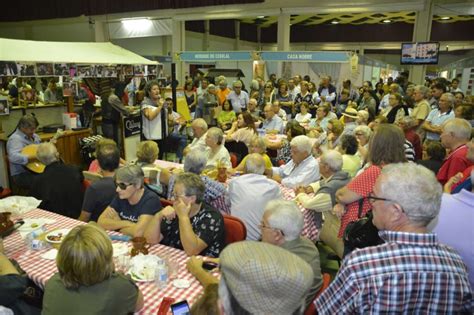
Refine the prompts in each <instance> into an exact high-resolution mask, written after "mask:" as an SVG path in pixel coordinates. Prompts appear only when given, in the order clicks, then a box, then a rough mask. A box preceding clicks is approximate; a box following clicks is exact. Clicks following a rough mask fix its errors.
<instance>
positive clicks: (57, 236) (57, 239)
mask: <svg viewBox="0 0 474 315" xmlns="http://www.w3.org/2000/svg"><path fill="white" fill-rule="evenodd" d="M63 236H64V235H63V233H61V232H60V233H58V234H55V235H48V236H46V238H47V239H48V240H50V241H52V242H60V241H61V240H62V239H63Z"/></svg>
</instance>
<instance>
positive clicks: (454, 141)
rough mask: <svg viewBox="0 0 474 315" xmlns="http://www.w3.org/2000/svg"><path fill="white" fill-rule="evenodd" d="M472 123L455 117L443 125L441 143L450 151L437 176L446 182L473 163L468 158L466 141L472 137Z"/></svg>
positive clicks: (440, 180) (442, 182)
mask: <svg viewBox="0 0 474 315" xmlns="http://www.w3.org/2000/svg"><path fill="white" fill-rule="evenodd" d="M471 133H472V127H471V124H470V123H469V122H468V121H467V120H465V119H461V118H453V119H451V120H449V121H447V122H446V123H445V124H444V125H443V127H442V133H441V136H440V137H441V144H442V145H443V147H445V148H446V150H448V151H449V152H450V154H449V155H448V156H447V157H446V159H445V160H444V162H443V164H442V165H441V168H440V169H439V171H438V174H437V175H436V177H437V178H438V180H439V182H440V183H441V184H443V185H444V184H445V183H446V182H447V181H448V180H449V179H450V178H451V177H453V176H454V175H456V174H457V173H459V172H462V171H464V170H465V169H466V168H467V167H469V166H471V165H473V162H471V161H469V160H468V159H467V156H466V154H467V146H466V143H468V142H469V140H470V139H471Z"/></svg>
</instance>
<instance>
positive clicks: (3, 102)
mask: <svg viewBox="0 0 474 315" xmlns="http://www.w3.org/2000/svg"><path fill="white" fill-rule="evenodd" d="M9 114H10V109H9V108H8V100H7V97H6V96H0V116H6V115H9Z"/></svg>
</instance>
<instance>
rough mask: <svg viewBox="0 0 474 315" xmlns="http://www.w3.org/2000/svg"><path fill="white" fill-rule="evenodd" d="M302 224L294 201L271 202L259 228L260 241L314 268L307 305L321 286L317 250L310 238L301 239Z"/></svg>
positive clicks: (302, 220)
mask: <svg viewBox="0 0 474 315" xmlns="http://www.w3.org/2000/svg"><path fill="white" fill-rule="evenodd" d="M303 225H304V218H303V214H302V213H301V210H300V209H298V207H297V206H296V204H295V203H294V202H293V201H287V200H273V201H270V202H269V203H268V204H267V206H266V207H265V212H264V213H263V217H262V220H261V225H260V227H261V230H262V242H265V243H270V244H273V245H276V246H279V247H282V248H284V249H286V250H288V251H290V252H292V253H293V254H295V255H296V256H298V257H300V258H301V259H303V260H304V261H306V262H307V263H308V264H309V265H310V266H311V268H312V269H313V281H312V285H311V289H310V290H309V291H308V292H307V295H306V305H309V304H310V303H311V302H312V300H313V299H314V297H315V295H316V293H317V292H318V290H319V288H320V287H321V285H322V277H321V267H320V263H319V252H318V249H317V248H316V246H315V245H314V243H313V242H311V241H310V240H309V239H307V238H305V237H301V236H300V235H301V231H302V230H303Z"/></svg>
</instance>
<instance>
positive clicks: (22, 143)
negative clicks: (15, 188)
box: [7, 129, 41, 176]
mask: <svg viewBox="0 0 474 315" xmlns="http://www.w3.org/2000/svg"><path fill="white" fill-rule="evenodd" d="M40 143H41V140H40V137H39V136H38V135H37V134H36V133H35V134H33V139H30V138H28V136H27V135H26V134H25V133H24V132H23V131H21V130H20V129H17V130H15V132H14V133H13V134H12V135H11V136H10V138H8V142H7V152H8V160H9V162H10V175H11V176H16V175H19V174H21V173H25V172H26V171H27V170H26V168H25V167H24V165H26V164H28V157H27V156H26V155H24V154H21V150H23V148H24V147H26V146H27V145H30V144H40Z"/></svg>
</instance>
